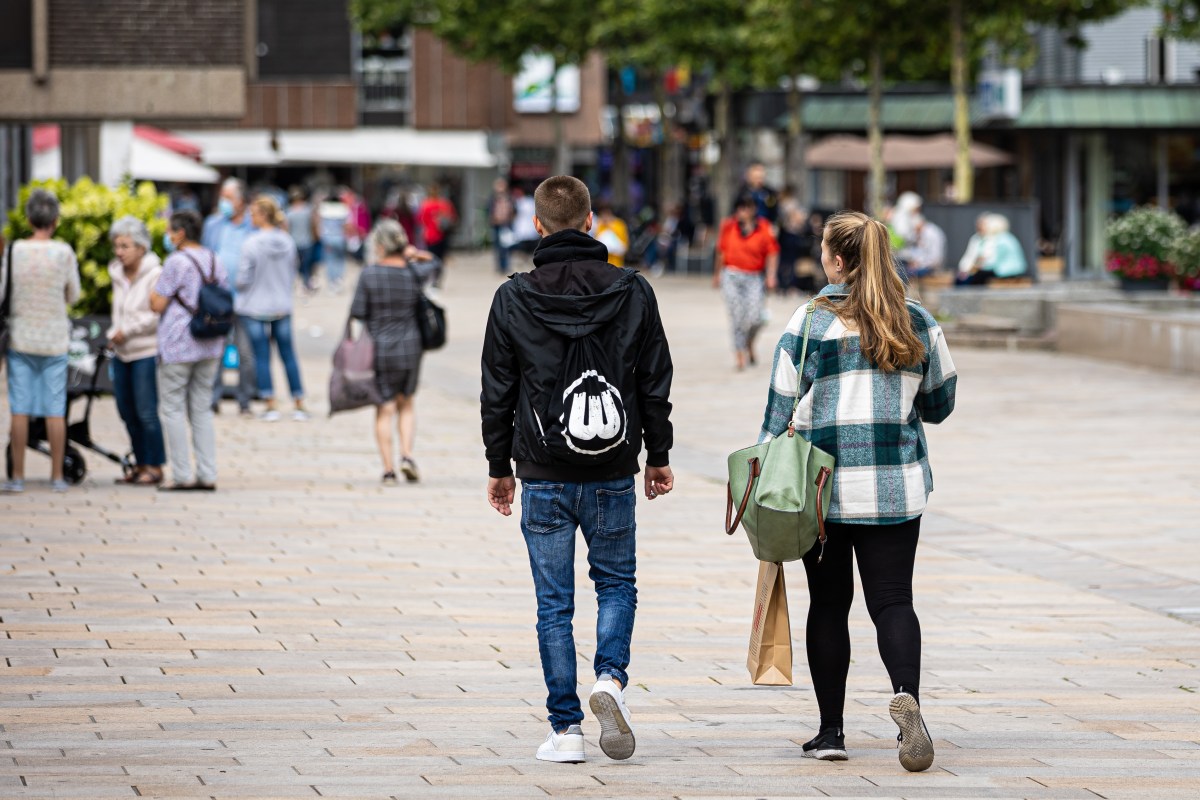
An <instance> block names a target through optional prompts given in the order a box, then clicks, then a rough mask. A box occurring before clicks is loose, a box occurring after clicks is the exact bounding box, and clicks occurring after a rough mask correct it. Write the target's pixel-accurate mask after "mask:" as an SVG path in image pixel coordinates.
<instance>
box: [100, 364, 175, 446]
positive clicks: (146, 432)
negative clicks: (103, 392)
mask: <svg viewBox="0 0 1200 800" xmlns="http://www.w3.org/2000/svg"><path fill="white" fill-rule="evenodd" d="M112 382H113V397H114V398H115V399H116V401H117V413H118V414H120V415H121V420H122V421H123V422H124V423H125V430H127V431H129V441H130V444H132V445H133V457H134V458H135V459H136V460H137V465H138V466H139V467H161V466H162V465H163V464H165V463H166V461H167V448H166V445H164V444H163V430H162V423H160V422H159V421H158V363H157V359H155V358H154V356H151V357H149V358H139V359H138V360H137V361H128V362H126V361H121V360H120V359H113V361H112Z"/></svg>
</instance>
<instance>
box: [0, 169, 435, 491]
mask: <svg viewBox="0 0 1200 800" xmlns="http://www.w3.org/2000/svg"><path fill="white" fill-rule="evenodd" d="M275 195H276V193H275V192H270V191H264V192H260V193H258V194H257V195H256V196H250V194H249V193H248V192H247V190H246V187H245V185H244V184H243V183H242V182H241V181H239V180H237V179H232V178H231V179H228V180H226V181H225V182H224V183H223V184H222V185H221V187H220V193H219V196H218V202H217V205H216V208H215V209H214V211H213V212H212V214H210V215H209V216H208V217H207V218H203V219H202V218H201V216H200V214H199V213H198V212H197V211H196V210H194V209H191V208H184V209H182V210H176V211H174V213H172V214H171V215H170V217H169V219H168V222H167V231H166V233H165V235H164V236H163V239H162V242H161V243H160V244H161V249H162V250H164V251H165V252H166V253H167V257H166V258H165V260H160V258H159V256H158V255H157V254H156V253H155V244H156V243H155V242H152V241H151V237H150V233H149V231H148V229H147V226H146V224H145V223H144V222H143V221H142V220H139V219H137V218H135V217H132V216H127V217H122V218H120V219H117V220H115V221H114V222H113V223H112V226H111V228H110V229H109V231H108V232H107V233H108V237H109V239H110V240H111V243H112V249H113V255H114V258H113V260H112V262H111V263H110V264H109V265H108V275H109V278H110V280H111V285H112V308H111V316H110V324H109V326H108V328H107V330H106V332H105V334H106V339H107V350H108V352H107V353H106V354H105V355H106V356H107V358H108V361H107V364H106V365H104V358H99V359H96V360H95V361H93V362H92V363H95V364H98V365H104V366H97V368H98V369H99V368H104V369H108V370H109V376H110V377H111V381H112V393H113V395H114V398H115V401H116V406H117V411H118V414H119V415H120V417H121V420H122V421H123V422H124V424H125V428H126V430H127V432H128V434H129V440H130V447H131V450H132V458H131V459H129V460H128V461H127V466H128V468H127V469H125V470H124V471H123V474H122V476H121V477H120V478H119V479H118V483H123V484H128V485H133V486H157V487H158V488H159V489H160V490H162V491H214V490H215V489H216V485H217V457H216V432H215V428H214V424H215V423H214V417H215V416H216V415H217V414H218V413H219V412H220V407H221V401H222V400H223V399H224V398H225V396H226V392H227V391H228V392H230V393H231V394H232V396H233V398H234V399H235V400H236V402H237V405H238V409H239V412H240V414H241V415H242V416H244V417H249V418H253V417H254V416H255V414H254V413H253V412H252V410H251V404H252V401H255V400H258V401H260V402H261V403H262V405H263V409H262V410H261V412H260V413H259V414H258V415H257V418H258V419H260V420H262V421H263V422H279V421H280V420H282V419H283V417H284V412H283V410H282V409H281V408H280V407H279V404H278V401H277V397H276V390H275V385H274V379H273V374H272V359H273V355H272V354H275V355H277V356H278V358H279V361H280V362H281V363H282V366H283V371H284V374H285V375H286V379H287V384H288V386H287V388H288V391H289V393H290V395H291V401H292V406H291V409H290V412H289V415H290V418H291V419H292V420H294V421H296V422H304V421H307V420H308V419H309V411H308V408H307V406H306V404H305V389H304V381H303V378H302V376H301V371H300V364H299V359H298V358H297V355H296V349H295V335H294V326H293V319H292V314H293V310H294V306H295V297H296V294H297V286H298V287H299V292H300V294H301V296H304V297H307V296H308V295H309V294H311V293H312V292H313V291H315V290H316V288H317V284H316V268H317V266H318V265H321V266H322V267H323V268H324V270H325V273H326V279H325V283H326V286H327V287H328V288H329V290H330V291H331V292H333V293H334V294H338V293H340V292H341V291H342V287H343V282H344V278H345V266H346V259H347V258H355V259H363V260H365V261H368V262H373V263H374V264H376V265H378V268H377V269H376V268H371V269H368V270H367V271H366V272H365V273H364V280H363V281H362V283H361V285H360V286H359V287H358V289H357V291H356V292H355V296H354V307H353V309H352V312H353V313H354V315H355V316H356V317H357V318H359V319H362V320H363V321H364V322H365V323H366V325H367V327H368V328H369V329H370V331H371V333H372V335H374V336H375V337H376V339H377V340H378V345H379V354H380V359H379V363H378V365H377V369H376V373H377V378H378V383H379V389H380V391H381V394H382V396H383V398H385V399H381V400H380V402H379V403H378V407H377V416H378V419H377V425H376V432H377V435H378V436H379V437H380V446H381V448H382V447H384V446H385V445H386V446H388V447H390V438H388V437H385V436H384V432H385V431H386V430H387V429H388V428H390V424H391V419H392V417H393V416H398V417H399V430H400V438H401V445H402V456H403V458H402V464H401V469H402V471H403V472H404V474H405V476H406V477H407V478H408V479H409V480H410V481H415V480H417V471H416V466H415V462H414V461H413V460H412V439H413V430H414V419H413V408H412V395H413V393H414V392H415V391H416V384H417V374H418V367H419V357H420V352H419V349H418V351H417V353H416V354H415V355H414V354H413V352H412V348H411V341H412V338H413V336H414V333H413V331H414V330H415V324H416V322H415V319H416V311H415V305H414V304H415V297H416V295H419V294H420V293H421V292H420V284H421V283H423V282H425V281H426V280H427V279H429V278H430V277H431V276H437V275H439V274H440V272H441V270H440V267H441V265H442V263H443V260H442V259H441V258H437V257H433V256H431V255H430V254H429V253H428V252H426V251H424V250H418V249H417V248H415V247H413V246H411V245H409V244H408V238H407V236H406V235H405V232H404V229H403V228H402V227H401V225H400V224H399V223H398V222H396V221H394V220H392V219H383V220H381V221H380V223H379V225H378V226H377V229H376V232H375V233H376V235H374V236H371V237H369V238H370V239H371V241H372V242H373V243H374V246H373V247H368V246H367V245H366V240H367V238H368V232H369V228H370V216H369V214H368V213H367V210H366V207H365V205H364V204H363V203H362V202H361V201H360V200H359V198H358V197H357V195H356V194H355V193H354V192H352V191H350V190H349V189H341V190H338V191H334V192H331V193H328V194H327V195H326V196H324V197H323V198H317V199H316V200H315V202H314V199H313V198H312V197H310V195H309V193H308V192H306V191H305V190H304V189H301V188H293V189H292V191H291V192H290V193H289V195H287V196H286V198H285V199H284V202H286V203H287V207H286V209H285V208H282V207H281V205H280V201H279V200H277V199H276V196H275ZM422 210H423V211H422V214H421V216H422V218H423V219H424V220H425V222H424V223H423V224H422V226H421V228H420V230H421V235H422V236H423V237H424V239H425V241H426V242H427V243H429V245H428V246H429V247H431V248H433V249H436V250H438V251H439V252H441V253H443V254H444V253H445V251H446V249H447V244H448V237H449V235H450V233H451V232H452V230H453V225H454V224H455V222H456V220H457V215H456V212H455V210H454V206H453V204H452V203H450V201H449V200H447V199H444V198H441V197H440V194H439V192H438V191H437V190H436V189H434V190H431V191H430V196H429V198H427V200H426V201H425V205H423V206H422ZM25 213H26V219H27V220H28V222H29V225H30V227H31V228H32V231H33V233H32V235H31V236H29V237H28V238H25V239H21V240H19V241H14V242H11V243H9V245H8V246H7V248H6V249H5V252H4V258H3V261H2V262H0V302H2V303H3V305H2V306H0V322H2V323H3V328H2V330H4V331H7V336H5V337H4V338H6V339H7V342H0V345H3V346H2V347H0V350H2V351H3V353H4V355H5V356H6V357H5V359H4V363H5V364H6V365H7V378H8V380H7V383H8V395H9V407H10V413H11V418H12V420H11V429H10V441H9V445H10V448H9V452H10V453H11V455H10V458H9V464H8V468H9V469H8V477H7V480H5V481H4V482H3V484H2V485H0V490H2V491H4V492H7V493H20V492H23V491H24V490H25V461H26V452H27V448H28V447H30V446H31V445H33V444H37V441H35V440H36V439H45V441H46V443H47V446H48V450H49V455H50V463H51V484H50V485H51V489H52V490H53V491H55V492H65V491H67V490H68V489H69V486H70V484H69V481H68V476H67V475H65V474H64V464H65V453H66V450H67V439H68V428H67V423H66V416H67V408H68V394H67V384H68V371H69V366H68V362H69V359H68V354H69V351H70V348H71V338H72V326H71V322H70V318H69V316H68V309H69V308H70V306H71V305H72V304H73V303H75V302H76V301H77V300H78V299H79V297H80V292H81V286H80V273H79V265H78V262H77V260H76V256H75V253H74V251H73V250H72V248H71V247H70V246H69V245H67V244H66V243H64V242H61V241H58V240H56V239H55V238H54V233H55V230H56V229H57V227H58V220H59V205H58V200H57V198H56V197H55V195H54V194H53V193H51V192H49V191H47V190H44V189H35V190H33V191H32V192H31V193H30V196H29V199H28V201H27V203H26V208H25ZM407 260H414V261H417V262H419V263H418V264H416V265H414V269H413V270H411V271H410V273H411V274H412V275H416V276H418V278H419V281H418V284H417V285H416V287H415V288H414V286H413V285H410V284H409V283H406V282H405V281H406V280H407V279H396V278H393V277H391V276H392V275H393V273H394V274H396V275H400V274H403V273H400V272H398V271H396V270H387V268H388V267H396V266H403V265H402V264H398V263H397V262H398V261H407ZM381 270H386V271H384V272H380V271H381ZM381 276H382V277H381ZM227 370H233V371H236V373H237V379H236V381H235V383H234V384H233V386H231V387H226V385H225V381H224V375H225V372H226V371H227ZM384 465H385V472H386V473H387V474H388V475H390V477H391V479H392V481H394V478H395V473H394V471H393V470H392V468H391V460H390V456H385V458H384ZM168 467H169V474H168V471H167V469H165V468H168ZM385 477H386V476H385Z"/></svg>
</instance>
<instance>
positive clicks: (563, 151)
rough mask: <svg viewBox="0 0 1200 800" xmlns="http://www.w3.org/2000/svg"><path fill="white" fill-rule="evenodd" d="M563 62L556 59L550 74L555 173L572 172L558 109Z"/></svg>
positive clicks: (566, 173) (565, 135)
mask: <svg viewBox="0 0 1200 800" xmlns="http://www.w3.org/2000/svg"><path fill="white" fill-rule="evenodd" d="M561 67H562V64H560V63H559V62H558V59H555V60H554V72H553V73H552V74H551V75H550V115H551V119H553V121H554V174H555V175H570V174H571V156H570V153H569V152H568V151H567V134H566V132H565V131H564V130H563V118H562V114H560V113H559V111H558V70H559V69H560V68H561Z"/></svg>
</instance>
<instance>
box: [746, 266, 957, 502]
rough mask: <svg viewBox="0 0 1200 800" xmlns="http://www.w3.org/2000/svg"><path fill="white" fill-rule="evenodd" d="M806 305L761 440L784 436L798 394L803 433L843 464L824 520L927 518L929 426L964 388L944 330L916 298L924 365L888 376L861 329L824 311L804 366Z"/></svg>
mask: <svg viewBox="0 0 1200 800" xmlns="http://www.w3.org/2000/svg"><path fill="white" fill-rule="evenodd" d="M821 295H822V296H824V297H828V298H830V299H831V300H833V301H834V302H836V301H837V300H838V298H839V297H845V296H846V287H845V286H844V285H843V284H833V285H830V286H826V287H825V289H824V290H822V292H821ZM806 308H807V306H801V307H800V308H799V309H797V310H796V313H795V314H793V315H792V319H791V320H790V321H789V322H788V326H787V330H786V331H785V332H784V334H783V337H782V338H780V340H779V346H778V347H777V348H776V350H775V364H774V367H773V368H772V375H771V390H770V393H769V394H768V396H767V410H766V414H765V415H764V418H763V428H762V433H761V435H760V436H759V441H760V442H765V441H767V440H769V439H771V438H773V437H775V436H778V435H780V434H782V433H783V432H784V431H786V430H787V427H788V422H789V420H790V419H791V417H792V407H793V405H796V403H795V401H796V396H797V393H798V394H799V395H800V402H799V404H798V405H796V412H795V422H796V431H797V432H798V433H800V434H801V435H802V436H803V437H804V438H806V439H808V440H809V441H810V442H812V443H813V444H814V445H816V446H817V447H819V448H821V449H822V450H824V451H826V452H827V453H830V454H832V455H833V456H834V457H835V458H836V459H837V466H836V467H835V468H834V471H833V499H832V501H831V502H830V505H829V513H828V517H827V519H829V520H832V521H836V522H851V523H862V524H868V525H893V524H896V523H900V522H904V521H905V520H909V519H913V518H914V517H917V516H920V514H921V513H922V512H923V511H924V510H925V504H926V501H927V500H928V497H929V493H930V492H931V491H933V474H932V473H931V472H930V470H929V458H928V447H927V446H926V443H925V429H924V427H923V423H924V422H931V423H938V422H941V421H942V420H944V419H945V418H946V417H948V416H950V412H951V411H953V410H954V389H955V384H956V383H957V381H958V378H957V376H956V374H955V371H954V362H953V361H951V359H950V350H949V349H948V348H947V347H946V339H945V336H944V335H943V334H942V329H941V327H939V326H938V324H937V321H936V320H935V319H934V318H933V316H932V315H931V314H930V313H929V312H928V311H926V310H925V309H924V308H922V307H921V306H920V305H918V304H916V303H914V302H911V301H910V303H909V307H908V309H909V314H910V316H911V317H912V321H913V326H914V328H915V329H916V332H917V336H918V337H920V339H921V341H922V342H923V343H924V345H925V359H924V360H923V361H922V362H921V363H920V364H917V365H916V366H913V367H908V368H904V369H900V370H896V371H895V372H884V371H883V370H880V369H877V368H875V367H874V366H872V365H871V364H870V362H868V361H867V359H866V358H865V357H864V356H863V354H862V351H861V349H860V347H859V337H858V333H857V332H855V331H851V330H849V329H847V327H846V325H845V324H844V323H843V322H842V321H841V320H839V319H838V317H837V315H835V314H834V313H833V312H831V311H829V310H828V309H824V308H821V307H820V306H817V308H816V310H815V311H814V312H813V318H812V326H811V328H810V331H809V343H808V358H807V360H806V362H805V363H804V364H803V365H800V364H798V363H797V359H799V358H800V349H801V343H802V341H803V338H804V318H805V315H806Z"/></svg>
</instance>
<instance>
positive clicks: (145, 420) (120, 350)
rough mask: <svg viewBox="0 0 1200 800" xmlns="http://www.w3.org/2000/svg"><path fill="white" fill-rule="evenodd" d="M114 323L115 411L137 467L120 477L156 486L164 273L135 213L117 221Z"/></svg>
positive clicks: (162, 451) (161, 449)
mask: <svg viewBox="0 0 1200 800" xmlns="http://www.w3.org/2000/svg"><path fill="white" fill-rule="evenodd" d="M108 237H109V239H110V240H112V246H113V255H114V258H113V260H112V263H110V264H109V265H108V275H109V278H110V279H111V281H112V296H113V302H112V325H111V326H110V327H109V329H108V343H109V346H110V347H111V348H112V350H113V360H112V382H113V397H114V399H115V400H116V401H117V413H119V414H120V415H121V420H122V421H123V422H124V423H125V429H126V430H127V431H129V443H130V446H131V447H132V448H133V457H134V460H135V462H136V464H137V468H136V469H135V470H133V471H132V472H130V473H129V474H127V475H123V476H122V477H120V478H118V479H117V482H118V483H130V484H134V485H136V486H154V485H157V484H160V483H162V480H163V464H165V463H166V461H167V450H166V445H165V444H164V442H163V430H162V423H161V422H160V421H159V418H158V359H157V356H158V314H156V313H154V309H152V308H151V307H150V294H151V292H152V291H153V290H154V287H155V286H156V285H157V284H158V279H159V278H160V277H161V276H162V262H161V261H159V258H158V256H157V255H156V254H155V253H154V251H153V250H152V249H151V248H150V232H149V231H148V230H147V229H146V224H145V223H144V222H142V221H141V220H140V219H138V218H136V217H133V216H125V217H121V218H120V219H118V220H116V221H115V222H113V224H112V227H111V228H110V229H109V232H108Z"/></svg>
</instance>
